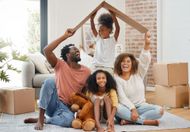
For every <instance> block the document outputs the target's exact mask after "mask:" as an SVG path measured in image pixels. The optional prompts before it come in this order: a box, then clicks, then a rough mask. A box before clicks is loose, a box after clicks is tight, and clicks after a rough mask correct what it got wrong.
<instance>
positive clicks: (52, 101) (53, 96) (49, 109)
mask: <svg viewBox="0 0 190 132" xmlns="http://www.w3.org/2000/svg"><path fill="white" fill-rule="evenodd" d="M39 107H40V108H42V109H44V110H45V114H46V115H47V116H48V118H46V121H45V123H47V124H54V125H58V126H63V127H70V126H71V122H72V120H73V119H74V113H73V112H72V111H70V109H69V108H70V107H69V106H67V105H66V104H64V102H63V101H61V100H59V98H58V95H57V89H56V86H55V80H54V79H47V80H45V81H44V84H43V85H42V88H41V91H40V98H39Z"/></svg>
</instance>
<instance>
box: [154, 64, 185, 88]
mask: <svg viewBox="0 0 190 132" xmlns="http://www.w3.org/2000/svg"><path fill="white" fill-rule="evenodd" d="M153 76H154V81H155V84H156V85H164V86H174V85H183V84H188V63H169V64H161V63H160V64H159V63H155V64H154V65H153Z"/></svg>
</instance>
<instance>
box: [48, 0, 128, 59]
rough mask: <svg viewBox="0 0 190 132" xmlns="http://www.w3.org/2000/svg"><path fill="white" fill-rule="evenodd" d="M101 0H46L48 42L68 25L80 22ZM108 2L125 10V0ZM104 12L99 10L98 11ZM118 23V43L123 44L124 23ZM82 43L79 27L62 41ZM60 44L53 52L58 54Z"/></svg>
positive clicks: (61, 32)
mask: <svg viewBox="0 0 190 132" xmlns="http://www.w3.org/2000/svg"><path fill="white" fill-rule="evenodd" d="M102 1H103V0H48V42H51V41H52V40H54V39H56V38H57V37H59V36H61V35H62V34H63V33H64V32H65V30H66V29H67V28H69V27H72V28H73V27H75V26H76V25H77V24H79V22H81V21H82V20H83V19H84V18H85V17H86V16H87V15H88V14H89V13H90V12H91V11H92V10H94V9H95V8H96V7H97V6H98V5H99V4H100V3H101V2H102ZM106 2H108V3H109V4H111V5H112V6H114V7H116V8H117V9H119V10H120V11H122V12H125V0H107V1H106ZM101 12H105V10H101V11H100V12H98V14H97V16H99V13H101ZM119 23H120V28H121V32H120V36H119V39H118V43H121V44H125V23H124V22H121V21H119ZM68 43H75V44H76V45H79V44H81V43H82V33H81V29H79V30H78V31H77V32H76V33H75V35H74V36H72V37H71V38H69V39H68V40H66V41H64V42H63V44H68ZM63 44H62V45H60V46H59V47H58V48H56V50H55V54H56V55H58V56H59V53H60V48H61V47H62V46H63Z"/></svg>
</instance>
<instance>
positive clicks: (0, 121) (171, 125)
mask: <svg viewBox="0 0 190 132" xmlns="http://www.w3.org/2000/svg"><path fill="white" fill-rule="evenodd" d="M37 115H38V113H37V112H34V113H28V114H22V115H16V116H14V115H7V114H1V117H0V132H36V130H34V124H24V123H23V120H24V119H25V118H28V117H37ZM177 128H190V121H188V120H185V119H183V118H181V117H179V116H176V115H173V114H170V113H167V112H165V114H164V116H163V117H162V118H161V119H160V125H159V126H158V127H157V126H145V125H125V126H120V125H115V129H116V132H121V131H126V132H128V131H146V130H165V129H177ZM65 131H67V132H79V131H81V130H76V129H72V128H63V127H59V126H54V125H49V124H46V125H45V127H44V130H43V132H65Z"/></svg>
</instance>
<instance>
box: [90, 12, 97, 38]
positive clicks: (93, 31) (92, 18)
mask: <svg viewBox="0 0 190 132" xmlns="http://www.w3.org/2000/svg"><path fill="white" fill-rule="evenodd" d="M95 16H96V12H95V13H94V14H92V16H91V17H90V26H91V30H92V33H93V34H94V36H95V37H97V35H98V32H97V30H96V27H95V24H94V17H95Z"/></svg>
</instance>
